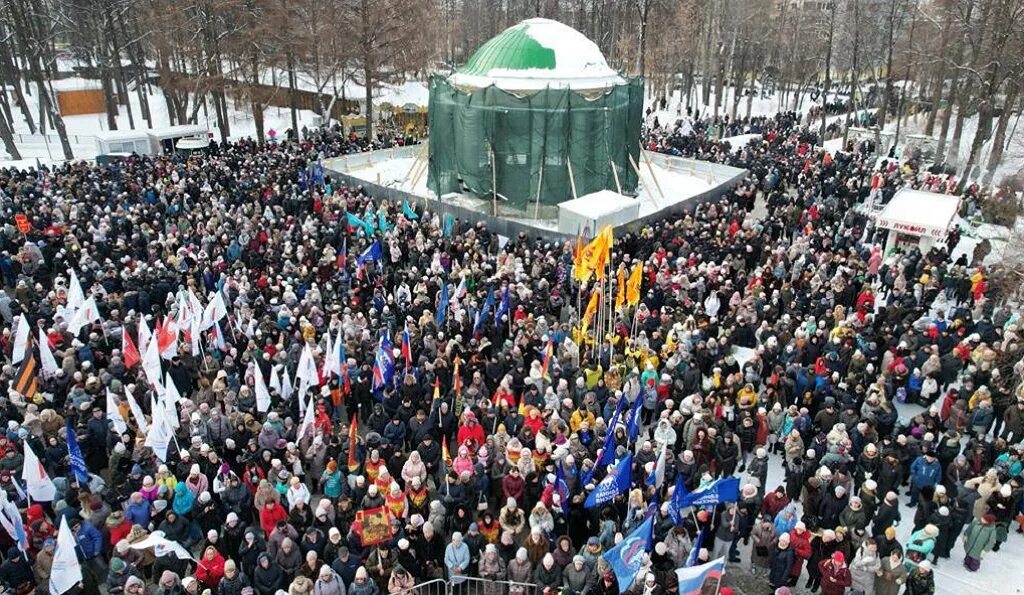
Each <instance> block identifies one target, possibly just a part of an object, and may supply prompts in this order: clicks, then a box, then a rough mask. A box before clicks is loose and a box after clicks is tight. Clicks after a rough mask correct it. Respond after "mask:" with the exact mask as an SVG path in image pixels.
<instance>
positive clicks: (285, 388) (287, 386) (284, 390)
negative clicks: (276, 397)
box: [281, 366, 292, 401]
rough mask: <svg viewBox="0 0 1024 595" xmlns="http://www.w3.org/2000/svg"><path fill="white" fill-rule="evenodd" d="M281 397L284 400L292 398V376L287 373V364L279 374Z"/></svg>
mask: <svg viewBox="0 0 1024 595" xmlns="http://www.w3.org/2000/svg"><path fill="white" fill-rule="evenodd" d="M281 398H282V399H284V400H285V401H287V400H288V399H291V398H292V376H291V374H289V373H288V366H285V368H284V373H282V374H281Z"/></svg>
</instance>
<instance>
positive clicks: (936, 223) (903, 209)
mask: <svg viewBox="0 0 1024 595" xmlns="http://www.w3.org/2000/svg"><path fill="white" fill-rule="evenodd" d="M959 210H960V199H959V198H957V197H956V196H950V195H948V194H938V193H936V192H925V191H923V190H913V189H911V188H901V189H900V190H899V191H898V192H896V194H895V196H893V197H892V200H891V201H889V204H887V205H885V208H884V209H882V212H881V213H880V214H879V215H878V218H877V219H876V221H875V224H876V225H877V226H878V227H880V228H882V229H891V230H893V231H898V232H900V233H903V234H908V235H915V236H922V237H929V238H934V239H936V240H942V239H945V237H946V234H947V233H948V232H949V228H950V225H952V223H953V220H954V219H955V218H956V215H957V212H958V211H959Z"/></svg>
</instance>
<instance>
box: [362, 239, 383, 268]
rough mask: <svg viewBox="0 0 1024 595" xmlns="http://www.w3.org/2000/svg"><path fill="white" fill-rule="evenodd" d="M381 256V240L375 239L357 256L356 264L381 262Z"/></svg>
mask: <svg viewBox="0 0 1024 595" xmlns="http://www.w3.org/2000/svg"><path fill="white" fill-rule="evenodd" d="M381 256H382V253H381V249H380V242H379V241H374V242H373V243H372V244H370V247H369V248H367V249H366V250H364V251H363V253H362V254H360V255H359V256H358V257H357V258H356V265H358V266H364V265H365V264H366V263H368V262H380V259H381Z"/></svg>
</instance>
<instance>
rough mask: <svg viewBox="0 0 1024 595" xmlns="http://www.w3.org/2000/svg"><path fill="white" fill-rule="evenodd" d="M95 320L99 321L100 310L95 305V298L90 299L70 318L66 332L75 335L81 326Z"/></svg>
mask: <svg viewBox="0 0 1024 595" xmlns="http://www.w3.org/2000/svg"><path fill="white" fill-rule="evenodd" d="M97 320H100V309H99V307H98V306H97V305H96V298H92V297H90V298H89V299H87V300H85V303H83V304H82V307H81V308H79V309H78V310H76V311H75V315H74V316H72V317H71V322H69V323H68V332H69V333H71V334H72V335H77V334H78V332H79V331H81V330H82V327H83V326H85V325H87V324H89V323H91V322H95V321H97Z"/></svg>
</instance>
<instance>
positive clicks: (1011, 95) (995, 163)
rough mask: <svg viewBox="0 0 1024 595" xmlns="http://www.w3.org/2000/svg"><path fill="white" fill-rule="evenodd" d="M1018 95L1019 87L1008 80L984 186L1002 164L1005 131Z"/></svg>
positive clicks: (1011, 80)
mask: <svg viewBox="0 0 1024 595" xmlns="http://www.w3.org/2000/svg"><path fill="white" fill-rule="evenodd" d="M1019 93H1020V86H1019V85H1018V84H1017V83H1016V82H1015V81H1014V80H1013V79H1010V82H1009V88H1008V89H1007V90H1006V101H1005V103H1004V104H1003V113H1001V114H999V120H998V122H997V123H996V133H995V136H993V137H992V150H991V151H989V154H988V165H987V166H986V169H987V172H986V173H985V179H984V182H985V183H986V184H988V183H990V182H991V181H992V177H993V176H994V175H995V172H996V168H998V167H999V164H1001V163H1002V162H1003V151H1004V150H1005V148H1006V129H1007V127H1008V126H1009V124H1010V116H1011V115H1012V114H1013V106H1014V104H1015V103H1017V97H1018V95H1019Z"/></svg>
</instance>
